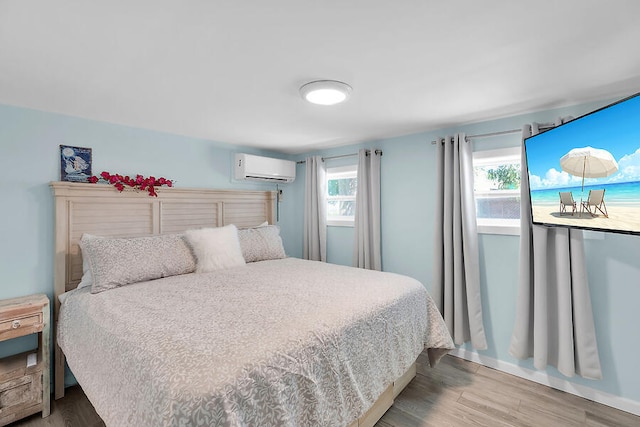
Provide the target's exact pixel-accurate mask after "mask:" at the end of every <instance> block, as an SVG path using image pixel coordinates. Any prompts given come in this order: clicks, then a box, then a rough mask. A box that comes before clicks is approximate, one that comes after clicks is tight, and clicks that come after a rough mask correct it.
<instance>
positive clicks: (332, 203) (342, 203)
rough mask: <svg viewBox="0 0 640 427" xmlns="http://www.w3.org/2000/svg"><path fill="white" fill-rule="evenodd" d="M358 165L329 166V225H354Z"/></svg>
mask: <svg viewBox="0 0 640 427" xmlns="http://www.w3.org/2000/svg"><path fill="white" fill-rule="evenodd" d="M357 173H358V165H350V166H340V167H334V168H327V225H336V226H347V227H353V225H354V221H355V213H356V190H357V188H358V185H357V182H358V180H357Z"/></svg>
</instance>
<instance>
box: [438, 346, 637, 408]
mask: <svg viewBox="0 0 640 427" xmlns="http://www.w3.org/2000/svg"><path fill="white" fill-rule="evenodd" d="M449 354H451V355H452V356H455V357H459V358H461V359H465V360H469V361H471V362H475V363H479V364H480V365H483V366H487V367H489V368H493V369H496V370H498V371H502V372H506V373H508V374H511V375H515V376H517V377H520V378H524V379H525V380H529V381H533V382H536V383H538V384H543V385H546V386H549V387H551V388H555V389H556V390H561V391H565V392H567V393H571V394H573V395H576V396H579V397H584V398H585V399H589V400H593V401H594V402H598V403H602V404H603V405H607V406H611V407H613V408H616V409H620V410H621V411H625V412H629V413H631V414H634V415H638V416H640V402H636V401H635V400H631V399H627V398H624V397H620V396H616V395H613V394H609V393H605V392H602V391H599V390H595V389H593V388H591V387H587V386H584V385H580V384H574V383H572V382H569V381H567V380H564V379H562V378H558V377H553V376H551V375H548V374H547V373H546V372H543V371H534V370H531V369H526V368H523V367H520V366H518V365H514V364H513V363H509V362H504V361H502V360H498V359H494V358H492V357H487V356H482V355H480V354H478V353H476V352H473V351H469V350H466V349H463V348H456V349H454V350H451V352H450V353H449Z"/></svg>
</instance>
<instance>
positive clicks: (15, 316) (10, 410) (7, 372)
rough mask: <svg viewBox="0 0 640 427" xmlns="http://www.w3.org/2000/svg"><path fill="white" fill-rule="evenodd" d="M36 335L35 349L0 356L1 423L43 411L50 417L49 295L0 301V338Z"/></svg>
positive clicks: (44, 415)
mask: <svg viewBox="0 0 640 427" xmlns="http://www.w3.org/2000/svg"><path fill="white" fill-rule="evenodd" d="M36 333H37V334H38V348H37V349H36V350H32V351H28V352H25V353H21V354H16V355H15V356H9V357H5V358H2V359H0V426H4V425H7V424H9V423H12V422H13V421H16V420H19V419H20V418H24V417H26V416H29V415H32V414H35V413H36V412H40V411H42V418H44V417H47V416H49V411H50V406H49V405H50V391H49V389H50V385H49V375H50V372H49V298H48V297H47V296H46V295H44V294H38V295H30V296H26V297H20V298H13V299H7V300H2V301H0V341H5V340H9V339H12V338H17V337H22V336H25V335H29V334H36Z"/></svg>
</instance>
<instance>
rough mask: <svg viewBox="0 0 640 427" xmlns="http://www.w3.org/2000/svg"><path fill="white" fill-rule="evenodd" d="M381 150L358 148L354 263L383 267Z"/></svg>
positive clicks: (376, 268)
mask: <svg viewBox="0 0 640 427" xmlns="http://www.w3.org/2000/svg"><path fill="white" fill-rule="evenodd" d="M381 157H382V151H380V150H371V151H369V150H366V149H364V148H363V149H361V150H359V151H358V189H357V192H356V212H355V230H354V240H355V245H354V250H353V266H354V267H360V268H368V269H369V270H382V259H381V254H380V158H381Z"/></svg>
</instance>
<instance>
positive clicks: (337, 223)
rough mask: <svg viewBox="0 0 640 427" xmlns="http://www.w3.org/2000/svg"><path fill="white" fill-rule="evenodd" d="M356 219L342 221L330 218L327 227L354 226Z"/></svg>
mask: <svg viewBox="0 0 640 427" xmlns="http://www.w3.org/2000/svg"><path fill="white" fill-rule="evenodd" d="M354 226H355V223H354V221H340V220H336V219H332V220H328V221H327V227H354Z"/></svg>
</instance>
